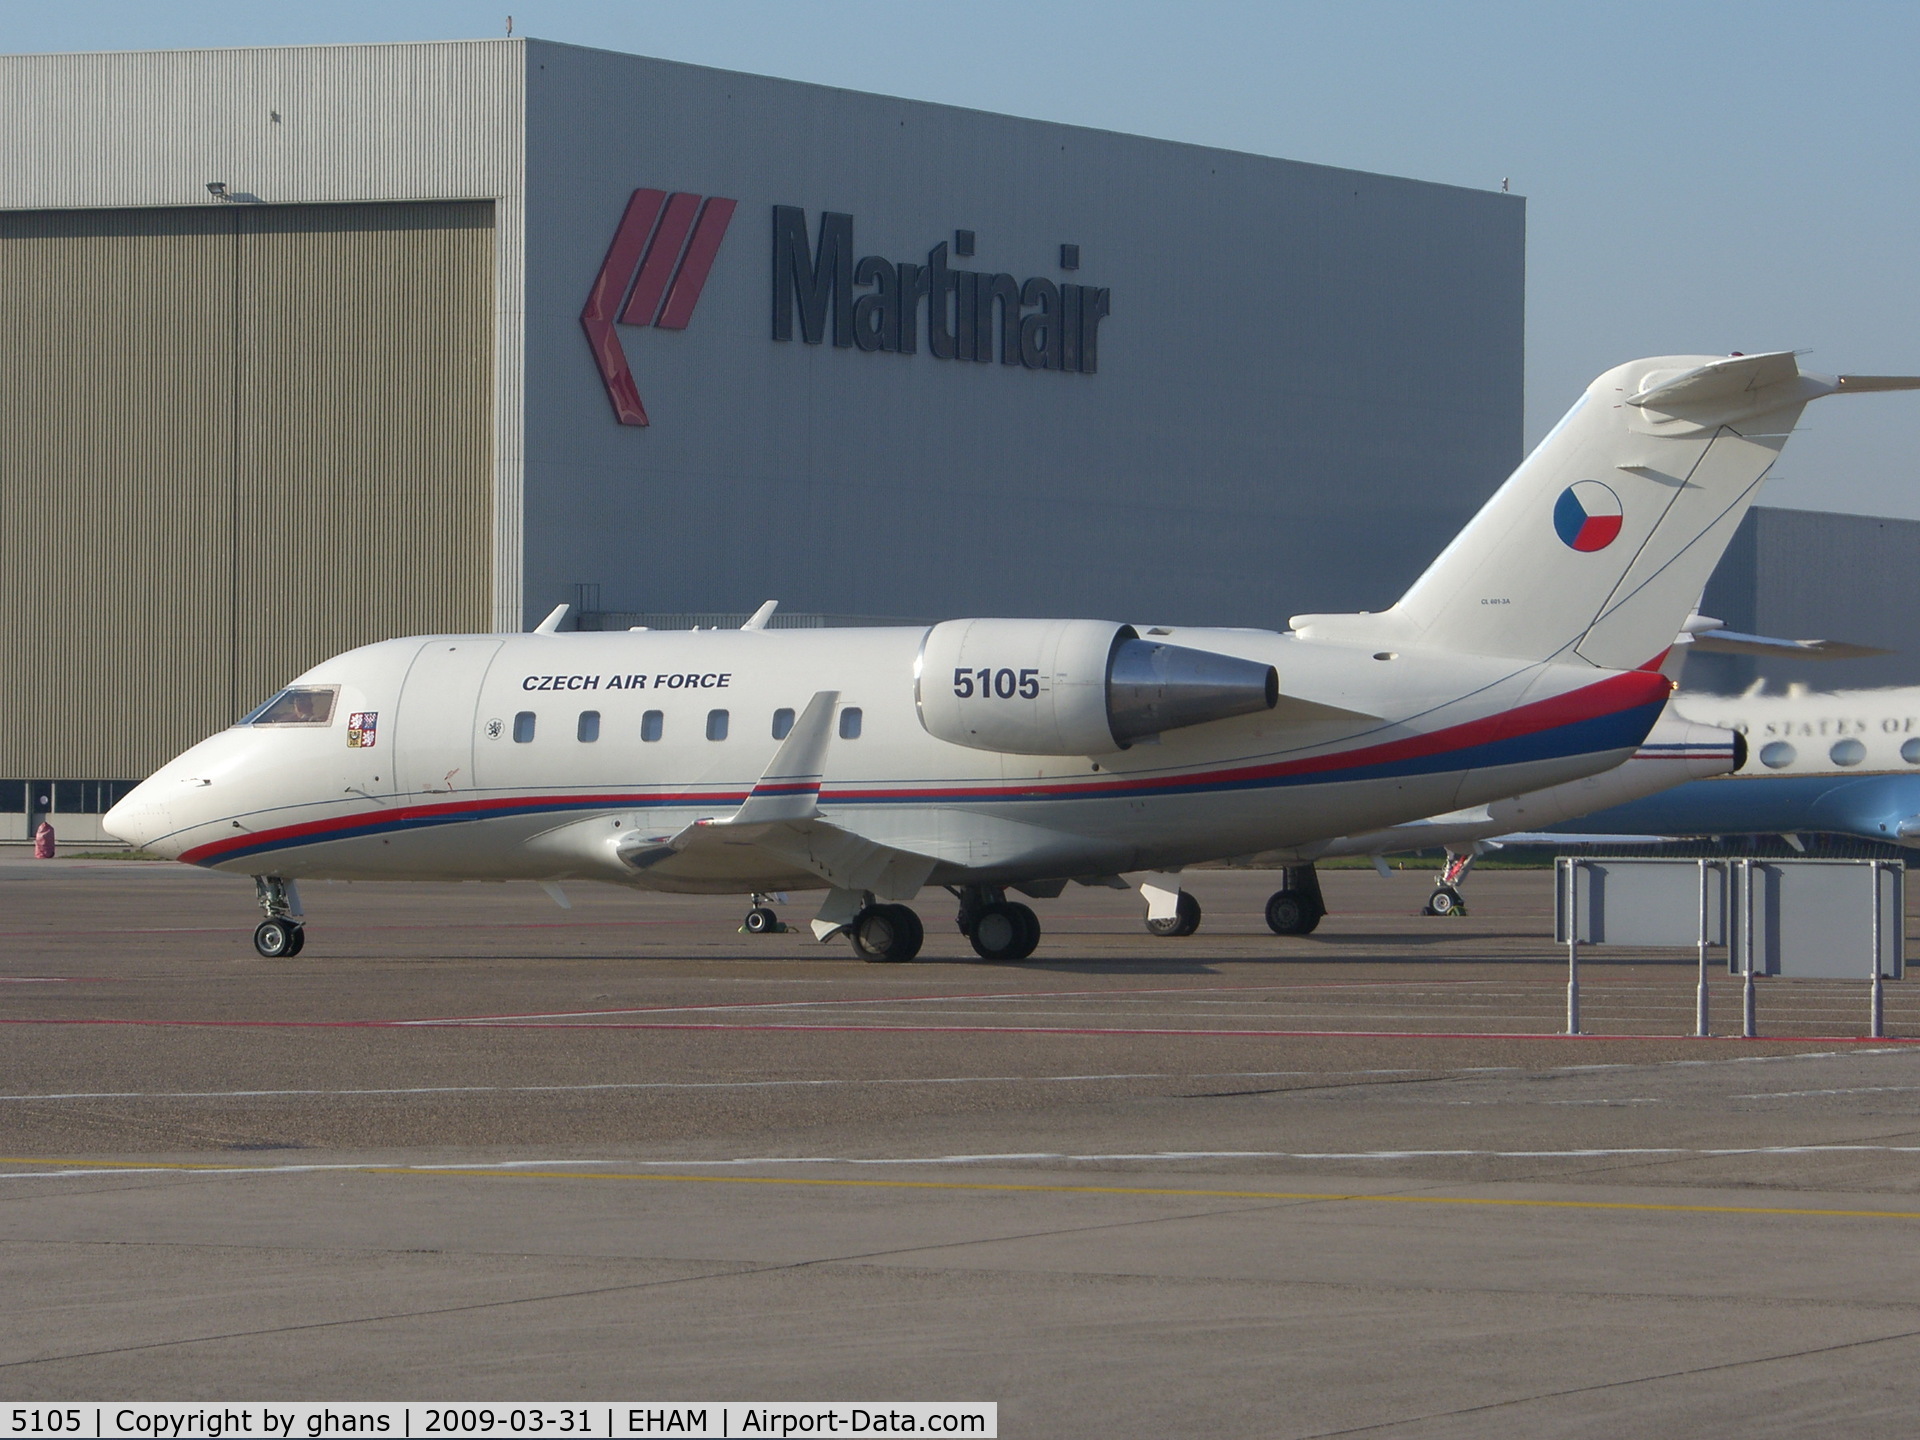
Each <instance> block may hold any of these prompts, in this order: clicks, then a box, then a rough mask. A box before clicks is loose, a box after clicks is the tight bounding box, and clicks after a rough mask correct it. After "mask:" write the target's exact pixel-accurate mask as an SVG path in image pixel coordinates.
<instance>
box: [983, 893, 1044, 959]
mask: <svg viewBox="0 0 1920 1440" xmlns="http://www.w3.org/2000/svg"><path fill="white" fill-rule="evenodd" d="M967 939H968V940H969V941H971V942H972V944H973V953H974V954H976V955H978V956H979V957H980V958H981V959H982V960H1024V959H1026V958H1027V957H1028V956H1029V955H1031V954H1033V950H1034V947H1035V946H1036V945H1038V944H1039V943H1040V917H1039V916H1038V915H1036V914H1034V913H1033V911H1032V910H1030V909H1028V908H1027V907H1026V906H1025V905H1021V904H1018V903H1016V902H1010V901H1006V900H1002V901H1000V902H999V903H998V904H994V905H982V906H981V907H980V908H979V909H978V910H976V911H974V912H973V929H972V930H971V932H969V934H968V935H967Z"/></svg>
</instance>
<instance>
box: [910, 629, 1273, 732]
mask: <svg viewBox="0 0 1920 1440" xmlns="http://www.w3.org/2000/svg"><path fill="white" fill-rule="evenodd" d="M1279 699H1280V676H1279V673H1278V672H1277V671H1276V670H1275V669H1274V668H1273V666H1271V665H1262V664H1260V663H1259V662H1257V661H1253V660H1242V659H1239V658H1238V657H1237V656H1232V655H1217V654H1214V653H1213V652H1211V651H1207V650H1190V649H1188V648H1187V647H1185V646H1183V645H1162V644H1159V643H1157V642H1155V641H1151V640H1142V639H1141V638H1140V636H1139V634H1138V632H1136V631H1135V630H1134V628H1133V627H1132V626H1131V625H1116V624H1114V623H1112V622H1111V621H1107V620H946V621H943V622H941V623H940V624H938V625H936V626H934V627H933V629H931V630H929V631H928V632H927V638H926V640H925V641H924V642H922V644H921V646H920V658H919V662H918V666H917V669H916V674H915V680H914V700H915V703H916V705H917V706H918V708H919V711H920V723H921V724H922V725H924V726H925V727H926V729H927V733H928V734H930V735H932V736H934V737H935V738H936V739H940V740H945V741H948V742H950V743H952V744H955V745H966V746H969V747H971V748H972V749H975V750H998V751H1001V752H1003V753H1005V754H1009V755H1110V754H1112V753H1113V752H1114V751H1116V750H1124V749H1126V748H1127V746H1128V745H1130V744H1132V743H1133V742H1134V741H1136V740H1142V739H1145V738H1146V737H1147V736H1149V735H1158V734H1160V733H1161V732H1162V731H1165V730H1178V729H1181V728H1183V727H1185V726H1188V725H1204V724H1206V723H1207V722H1208V721H1210V720H1227V719H1231V718H1232V717H1234V716H1236V715H1254V714H1258V713H1259V712H1261V711H1263V710H1271V709H1272V708H1273V707H1274V706H1275V705H1276V704H1278V703H1279Z"/></svg>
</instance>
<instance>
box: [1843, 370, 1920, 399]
mask: <svg viewBox="0 0 1920 1440" xmlns="http://www.w3.org/2000/svg"><path fill="white" fill-rule="evenodd" d="M1835 384H1836V385H1837V386H1838V389H1837V390H1836V392H1835V393H1836V394H1840V395H1870V394H1872V393H1873V392H1874V391H1876V390H1920V375H1842V376H1841V377H1840V378H1839V380H1838V381H1836V382H1835Z"/></svg>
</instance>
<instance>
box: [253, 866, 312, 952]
mask: <svg viewBox="0 0 1920 1440" xmlns="http://www.w3.org/2000/svg"><path fill="white" fill-rule="evenodd" d="M253 893H254V897H255V898H256V899H257V900H259V902H260V908H261V909H262V910H263V911H265V912H266V916H267V918H266V919H264V920H262V921H261V922H260V924H259V926H258V927H257V928H256V929H255V930H254V932H253V948H254V949H255V950H256V951H257V952H258V953H259V954H260V955H261V956H262V957H263V958H265V959H268V960H280V959H290V958H292V957H293V956H295V955H298V954H299V953H300V952H301V951H302V950H304V949H305V948H306V945H307V927H306V926H305V925H303V924H302V923H301V920H302V919H303V918H304V915H305V912H304V911H303V910H301V908H300V887H299V886H298V885H296V884H294V882H293V881H291V880H288V879H286V878H285V877H284V876H280V875H256V876H254V877H253Z"/></svg>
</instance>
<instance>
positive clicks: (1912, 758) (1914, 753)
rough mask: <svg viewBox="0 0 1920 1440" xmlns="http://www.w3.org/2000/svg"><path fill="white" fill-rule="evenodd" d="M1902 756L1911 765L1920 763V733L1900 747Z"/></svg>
mask: <svg viewBox="0 0 1920 1440" xmlns="http://www.w3.org/2000/svg"><path fill="white" fill-rule="evenodd" d="M1900 758H1901V759H1902V760H1904V761H1906V762H1907V764H1909V765H1920V735H1916V736H1914V737H1913V739H1911V740H1909V741H1907V742H1906V743H1905V744H1903V745H1902V746H1901V747H1900Z"/></svg>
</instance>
